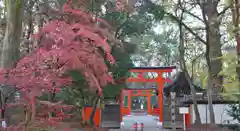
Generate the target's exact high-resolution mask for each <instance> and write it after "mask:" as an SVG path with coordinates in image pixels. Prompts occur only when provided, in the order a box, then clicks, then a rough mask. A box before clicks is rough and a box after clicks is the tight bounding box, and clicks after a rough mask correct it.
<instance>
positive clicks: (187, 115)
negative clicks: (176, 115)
mask: <svg viewBox="0 0 240 131" xmlns="http://www.w3.org/2000/svg"><path fill="white" fill-rule="evenodd" d="M185 122H186V123H185V124H186V126H187V127H189V126H190V124H191V115H190V106H189V107H188V114H185Z"/></svg>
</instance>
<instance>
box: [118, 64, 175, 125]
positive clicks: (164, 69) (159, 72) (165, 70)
mask: <svg viewBox="0 0 240 131" xmlns="http://www.w3.org/2000/svg"><path fill="white" fill-rule="evenodd" d="M173 69H176V67H175V66H170V67H133V68H132V69H130V70H129V72H134V73H138V76H137V77H130V78H128V79H127V82H155V83H157V91H158V104H159V120H160V122H162V121H163V108H162V106H163V86H164V83H165V82H169V80H168V79H166V78H164V77H163V73H169V72H172V70H173ZM146 72H155V73H157V77H156V78H144V73H146ZM133 90H134V89H133ZM136 90H137V91H138V93H137V94H132V90H126V91H127V92H128V109H127V111H125V110H124V105H123V104H124V100H123V98H124V97H123V96H124V89H123V90H122V92H121V102H120V107H121V118H122V116H123V115H124V114H126V112H127V113H130V112H131V102H132V100H131V97H132V96H147V97H148V113H152V110H151V105H150V101H151V93H150V92H151V90H152V89H146V90H142V91H146V92H147V93H145V94H143V93H140V92H141V91H140V90H138V89H135V91H136Z"/></svg>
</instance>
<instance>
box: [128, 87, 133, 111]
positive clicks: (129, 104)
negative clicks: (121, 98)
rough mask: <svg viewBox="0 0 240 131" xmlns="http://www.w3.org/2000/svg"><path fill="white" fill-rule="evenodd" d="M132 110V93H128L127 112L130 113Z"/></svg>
mask: <svg viewBox="0 0 240 131" xmlns="http://www.w3.org/2000/svg"><path fill="white" fill-rule="evenodd" d="M131 110H132V91H130V90H129V91H128V112H129V113H131Z"/></svg>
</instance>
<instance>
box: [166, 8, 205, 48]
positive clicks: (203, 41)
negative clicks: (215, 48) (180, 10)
mask: <svg viewBox="0 0 240 131" xmlns="http://www.w3.org/2000/svg"><path fill="white" fill-rule="evenodd" d="M165 13H166V14H167V15H168V16H169V17H170V18H172V19H173V20H175V21H176V22H177V23H179V24H182V25H183V26H184V28H186V29H187V30H188V31H189V32H190V33H191V34H192V35H193V36H194V37H195V38H196V39H198V40H199V41H200V42H202V43H203V44H205V45H206V44H207V42H206V41H205V40H204V39H202V38H201V37H200V36H199V35H198V34H197V33H195V32H194V31H193V30H192V29H191V28H190V27H188V26H187V25H186V24H185V23H184V22H182V21H180V20H179V18H178V17H176V16H174V15H173V14H171V13H168V12H165Z"/></svg>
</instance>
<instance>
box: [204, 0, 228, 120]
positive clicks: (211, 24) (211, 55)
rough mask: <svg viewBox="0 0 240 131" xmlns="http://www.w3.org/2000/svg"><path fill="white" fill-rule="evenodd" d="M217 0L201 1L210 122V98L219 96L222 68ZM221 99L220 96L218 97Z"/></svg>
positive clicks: (211, 108)
mask: <svg viewBox="0 0 240 131" xmlns="http://www.w3.org/2000/svg"><path fill="white" fill-rule="evenodd" d="M217 6H218V1H213V0H206V1H205V2H204V3H201V7H202V11H203V15H204V16H203V17H204V18H205V22H206V23H205V24H206V39H207V42H206V47H207V49H206V61H207V64H208V72H209V77H208V78H209V80H208V87H207V91H208V103H209V113H210V123H211V124H215V116H214V110H213V105H212V100H213V99H212V98H213V97H214V98H218V97H220V95H221V94H220V93H221V89H222V84H223V77H222V76H219V75H218V74H219V72H220V71H221V70H222V59H221V57H222V52H221V47H222V45H221V41H220V38H221V36H220V30H219V26H220V20H219V19H218V14H219V13H218V10H217ZM218 99H221V98H218Z"/></svg>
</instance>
